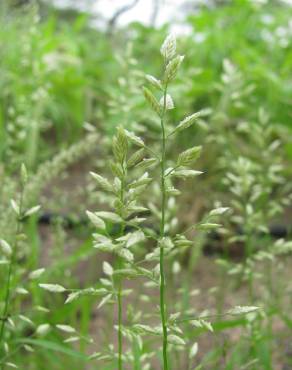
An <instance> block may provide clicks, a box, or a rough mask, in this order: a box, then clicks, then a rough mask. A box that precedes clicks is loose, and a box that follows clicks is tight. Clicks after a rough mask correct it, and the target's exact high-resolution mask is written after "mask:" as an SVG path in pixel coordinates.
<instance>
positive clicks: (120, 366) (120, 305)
mask: <svg viewBox="0 0 292 370" xmlns="http://www.w3.org/2000/svg"><path fill="white" fill-rule="evenodd" d="M121 265H122V261H121V257H119V261H118V269H121V267H122V266H121ZM122 315H123V302H122V279H121V278H119V281H118V347H119V349H118V351H119V356H118V369H119V370H122V369H123V359H122V353H123V338H122V319H123V318H122Z"/></svg>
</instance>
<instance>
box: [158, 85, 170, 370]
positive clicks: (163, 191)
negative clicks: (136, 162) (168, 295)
mask: <svg viewBox="0 0 292 370" xmlns="http://www.w3.org/2000/svg"><path fill="white" fill-rule="evenodd" d="M166 95H167V85H166V86H165V89H164V97H163V99H164V104H163V111H162V114H161V134H162V138H161V174H160V181H161V184H160V186H161V223H160V238H161V239H162V238H163V237H164V235H165V206H166V187H165V160H166V150H165V147H166V136H165V127H164V118H165V112H166ZM159 265H160V316H161V323H162V332H163V369H164V370H168V369H169V367H168V357H167V346H168V338H167V312H166V303H165V273H164V248H163V245H162V243H161V244H160V259H159Z"/></svg>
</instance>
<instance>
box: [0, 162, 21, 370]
mask: <svg viewBox="0 0 292 370" xmlns="http://www.w3.org/2000/svg"><path fill="white" fill-rule="evenodd" d="M26 180H27V175H26V169H25V167H24V165H22V167H21V181H20V186H21V187H20V198H19V203H18V204H16V203H15V201H12V205H13V209H14V211H15V212H16V227H15V234H14V240H13V243H12V247H11V255H10V260H9V264H8V272H7V277H6V282H5V294H4V307H3V311H2V316H1V326H0V345H2V342H3V340H4V334H5V327H6V322H7V320H8V317H9V307H10V297H11V281H12V277H13V268H14V264H15V259H16V253H17V246H18V241H19V237H20V233H21V228H22V222H21V221H22V218H23V194H24V188H25V183H26ZM3 242H4V241H3V240H2V243H3ZM7 246H8V248H10V247H9V245H7ZM4 366H5V364H4V363H2V365H1V367H2V369H4Z"/></svg>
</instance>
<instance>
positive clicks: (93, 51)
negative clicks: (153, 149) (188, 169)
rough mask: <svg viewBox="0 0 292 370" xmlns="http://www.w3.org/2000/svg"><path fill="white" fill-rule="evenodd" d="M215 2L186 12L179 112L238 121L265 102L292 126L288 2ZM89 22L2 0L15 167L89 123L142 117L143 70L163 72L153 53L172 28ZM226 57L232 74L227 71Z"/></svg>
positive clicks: (4, 120) (2, 131)
mask: <svg viewBox="0 0 292 370" xmlns="http://www.w3.org/2000/svg"><path fill="white" fill-rule="evenodd" d="M215 4H216V6H214V5H213V6H210V5H209V6H204V5H201V6H200V7H199V8H198V7H197V8H195V10H194V11H193V12H192V11H188V13H187V20H186V24H187V27H188V33H187V34H184V35H182V36H180V37H181V41H180V44H182V45H183V46H182V47H181V50H180V52H181V54H185V53H187V54H188V57H187V59H186V61H185V64H184V71H183V73H182V74H181V75H182V76H183V77H182V78H183V80H184V81H183V82H184V83H183V84H180V85H181V86H182V87H181V88H178V89H177V90H176V91H174V92H173V94H174V97H180V96H181V95H183V96H184V99H183V101H182V103H181V104H180V105H179V107H178V108H177V109H176V110H175V112H174V113H173V114H174V118H176V119H179V118H180V117H181V116H182V114H183V113H182V112H193V111H196V110H199V109H202V108H206V107H208V108H211V109H212V111H213V112H214V111H215V112H217V113H219V112H221V113H223V114H224V115H225V118H224V120H225V121H228V124H229V125H231V127H234V126H236V125H237V124H238V122H240V121H241V120H246V121H248V120H249V119H251V120H254V119H255V118H256V117H257V114H258V109H259V108H263V109H265V110H266V111H267V112H268V114H269V116H270V118H271V121H273V122H274V123H275V124H276V125H281V126H283V127H284V128H287V129H289V131H290V130H291V96H292V80H291V64H292V55H291V53H292V48H291V40H292V38H291V34H292V23H291V13H292V8H291V6H289V5H286V4H285V3H283V2H278V1H275V0H273V1H266V2H264V3H263V4H260V3H258V2H253V1H247V0H245V1H243V0H241V1H239V0H236V1H224V2H218V3H217V2H215ZM90 20H91V15H90V14H86V13H80V12H78V11H76V10H57V9H56V8H54V7H53V6H49V5H48V2H41V3H39V4H38V3H36V2H33V3H32V2H27V1H25V2H21V1H19V2H17V1H15V2H11V1H6V2H5V1H4V2H2V5H1V24H2V27H1V31H0V38H1V66H0V67H1V77H0V86H1V89H0V102H1V115H0V137H1V151H0V153H1V158H2V161H3V162H5V163H6V164H7V163H9V167H10V169H11V170H14V169H15V165H19V161H23V159H25V162H26V164H27V165H28V166H29V167H30V168H31V169H33V168H34V169H35V168H36V167H37V165H39V164H40V163H41V162H42V161H44V160H45V159H48V158H49V157H50V156H51V155H52V154H54V153H56V152H57V151H58V150H59V149H60V148H63V147H66V146H68V145H70V144H72V143H73V142H74V141H76V140H77V139H79V138H80V136H81V135H83V134H84V130H83V126H84V123H85V122H89V123H91V124H92V125H93V126H95V127H96V128H97V130H98V131H100V132H106V133H107V134H110V135H112V134H113V132H114V128H115V127H116V126H117V125H118V124H123V125H125V126H131V125H132V124H133V122H135V123H137V124H139V120H141V119H143V116H144V112H143V109H141V105H142V102H143V99H142V98H141V94H140V92H139V79H140V84H141V85H142V83H143V75H142V73H141V72H140V71H146V72H147V70H151V71H153V70H154V71H155V69H156V70H157V73H159V71H158V69H159V63H158V58H159V56H157V54H155V53H154V50H155V49H156V46H157V44H160V43H161V40H162V39H163V38H164V36H165V34H166V33H167V31H168V29H167V26H162V27H156V28H154V27H150V26H145V25H142V24H140V23H138V22H133V23H131V24H129V25H127V26H124V27H122V28H121V29H118V30H115V31H113V32H110V33H109V32H107V31H106V30H103V29H98V28H94V27H92V26H91V22H90ZM224 60H225V61H227V60H228V63H229V65H230V68H231V69H233V70H232V71H231V70H230V68H229V73H231V74H233V75H232V76H227V77H226V74H225V77H224ZM230 79H231V80H230ZM221 120H222V117H221ZM225 128H226V127H225ZM222 129H224V127H222ZM150 131H151V130H150ZM150 131H149V135H151V132H150ZM154 132H155V130H154ZM189 137H190V136H189ZM184 139H185V140H187V139H188V138H184ZM52 144H53V145H52ZM182 145H183V144H182ZM290 152H291V149H290Z"/></svg>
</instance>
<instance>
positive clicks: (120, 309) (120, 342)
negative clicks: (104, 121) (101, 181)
mask: <svg viewBox="0 0 292 370" xmlns="http://www.w3.org/2000/svg"><path fill="white" fill-rule="evenodd" d="M122 168H123V178H122V181H121V193H120V201H121V204H124V192H125V175H126V172H125V168H124V166H123V165H122ZM120 216H121V218H122V219H123V212H122V211H121V212H120ZM124 230H125V222H122V225H121V231H120V235H121V236H122V235H123V234H124ZM122 268H123V261H122V258H121V257H118V269H119V270H120V269H122ZM117 285H118V287H117V288H118V292H117V298H118V369H119V370H123V357H122V356H123V334H122V325H123V300H122V288H123V284H122V278H121V277H118V282H117Z"/></svg>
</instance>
